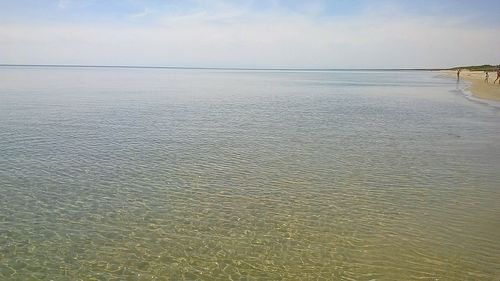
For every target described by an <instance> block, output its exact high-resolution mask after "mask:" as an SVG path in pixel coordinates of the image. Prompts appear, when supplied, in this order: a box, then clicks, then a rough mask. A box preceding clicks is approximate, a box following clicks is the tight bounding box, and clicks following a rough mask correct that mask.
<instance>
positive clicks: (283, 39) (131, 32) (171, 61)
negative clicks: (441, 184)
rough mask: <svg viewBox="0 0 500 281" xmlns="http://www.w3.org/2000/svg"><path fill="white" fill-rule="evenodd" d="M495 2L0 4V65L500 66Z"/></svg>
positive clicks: (53, 0)
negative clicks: (493, 64) (498, 64)
mask: <svg viewBox="0 0 500 281" xmlns="http://www.w3.org/2000/svg"><path fill="white" fill-rule="evenodd" d="M499 10H500V2H499V1H498V0H490V1H488V0H484V1H469V0H442V1H431V0H418V1H417V0H413V1H404V0H401V1H397V0H393V1H390V0H381V1H372V0H330V1H327V0H317V1H315V0H309V1H306V0H304V1H294V0H289V1H285V0H283V1H280V0H253V1H252V0H240V1H223V0H186V1H177V0H172V1H170V0H163V1H161V0H144V1H140V0H16V1H12V0H0V63H2V64H87V65H144V66H146V65H147V66H191V67H250V68H418V67H450V66H456V65H472V64H484V63H490V64H491V63H500V48H499V46H500V16H499V13H498V11H499Z"/></svg>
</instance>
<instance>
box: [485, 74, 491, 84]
mask: <svg viewBox="0 0 500 281" xmlns="http://www.w3.org/2000/svg"><path fill="white" fill-rule="evenodd" d="M489 78H490V73H489V72H488V71H485V72H484V82H486V83H488V79H489Z"/></svg>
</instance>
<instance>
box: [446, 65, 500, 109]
mask: <svg viewBox="0 0 500 281" xmlns="http://www.w3.org/2000/svg"><path fill="white" fill-rule="evenodd" d="M441 73H443V74H445V76H446V77H450V78H453V79H456V78H457V72H456V71H451V70H444V71H441ZM489 74H490V78H489V82H488V83H486V82H485V81H484V78H485V74H484V72H483V71H469V70H462V72H461V73H460V79H463V80H466V81H468V82H470V87H469V90H470V92H471V94H472V96H473V97H475V98H477V99H480V100H487V101H494V102H500V84H498V81H497V83H496V84H493V81H495V78H496V73H495V72H489Z"/></svg>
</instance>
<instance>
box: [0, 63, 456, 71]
mask: <svg viewBox="0 0 500 281" xmlns="http://www.w3.org/2000/svg"><path fill="white" fill-rule="evenodd" d="M5 66H7V67H9V66H12V67H60V68H72V67H74V68H145V69H186V70H189V69H191V70H196V69H199V70H240V71H245V70H250V71H252V70H253V71H404V70H406V71H426V70H427V71H433V70H434V71H435V70H449V69H453V67H451V68H288V67H285V68H265V67H195V66H146V65H87V64H8V63H7V64H2V63H0V67H5Z"/></svg>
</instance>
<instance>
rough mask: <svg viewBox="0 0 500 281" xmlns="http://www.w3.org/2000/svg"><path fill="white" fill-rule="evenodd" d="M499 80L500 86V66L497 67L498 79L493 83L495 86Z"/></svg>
mask: <svg viewBox="0 0 500 281" xmlns="http://www.w3.org/2000/svg"><path fill="white" fill-rule="evenodd" d="M497 80H498V84H500V66H498V67H497V79H495V81H493V84H495V82H497Z"/></svg>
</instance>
